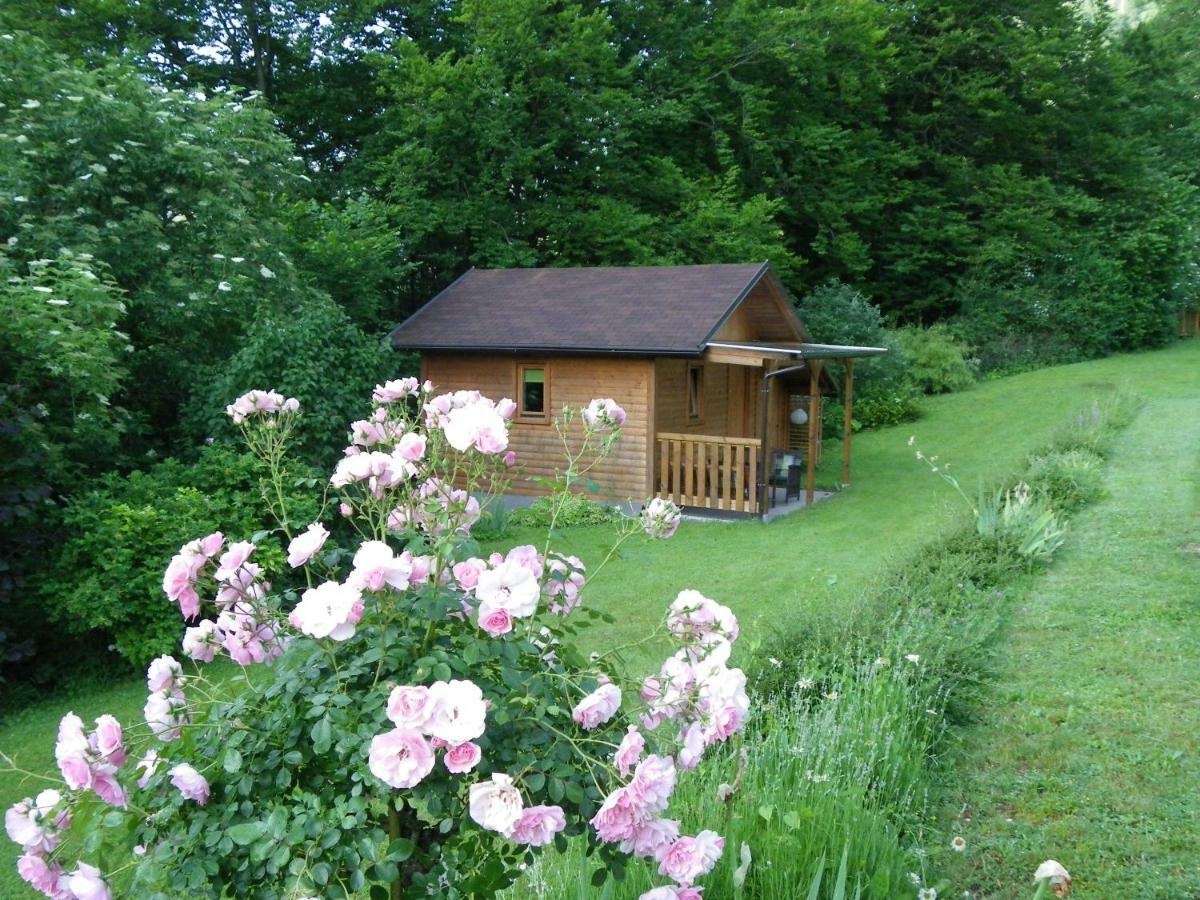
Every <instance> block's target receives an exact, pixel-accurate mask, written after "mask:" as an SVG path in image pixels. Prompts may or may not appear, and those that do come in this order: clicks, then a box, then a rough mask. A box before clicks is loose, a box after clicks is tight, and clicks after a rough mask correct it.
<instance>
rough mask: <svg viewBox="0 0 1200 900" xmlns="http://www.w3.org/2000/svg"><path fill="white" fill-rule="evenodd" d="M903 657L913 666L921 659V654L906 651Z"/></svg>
mask: <svg viewBox="0 0 1200 900" xmlns="http://www.w3.org/2000/svg"><path fill="white" fill-rule="evenodd" d="M904 658H905V659H907V660H908V661H909V662H910V663H912V664H913V665H914V666H915V665H916V664H917V663H919V662H920V661H921V656H920V654H917V653H906V654H905V655H904Z"/></svg>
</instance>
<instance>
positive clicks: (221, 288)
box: [217, 281, 233, 291]
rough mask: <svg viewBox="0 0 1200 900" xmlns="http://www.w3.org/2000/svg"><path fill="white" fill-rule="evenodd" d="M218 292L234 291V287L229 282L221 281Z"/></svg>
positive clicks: (218, 283)
mask: <svg viewBox="0 0 1200 900" xmlns="http://www.w3.org/2000/svg"><path fill="white" fill-rule="evenodd" d="M217 290H218V291H232V290H233V285H232V284H230V283H229V282H228V281H219V282H217Z"/></svg>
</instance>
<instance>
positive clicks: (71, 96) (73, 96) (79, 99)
mask: <svg viewBox="0 0 1200 900" xmlns="http://www.w3.org/2000/svg"><path fill="white" fill-rule="evenodd" d="M67 99H68V100H70V101H71V102H72V103H82V102H83V97H81V96H80V95H79V94H67Z"/></svg>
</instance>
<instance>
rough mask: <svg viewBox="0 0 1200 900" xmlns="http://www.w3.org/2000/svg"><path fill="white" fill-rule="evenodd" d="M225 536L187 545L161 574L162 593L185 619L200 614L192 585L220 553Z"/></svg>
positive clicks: (211, 536)
mask: <svg viewBox="0 0 1200 900" xmlns="http://www.w3.org/2000/svg"><path fill="white" fill-rule="evenodd" d="M224 544H225V536H224V535H223V534H221V532H219V531H215V532H213V533H212V534H210V535H209V536H208V537H206V538H198V539H197V540H194V541H188V542H187V543H186V544H184V545H183V546H182V547H180V548H179V552H178V553H177V554H175V556H174V557H172V559H171V562H170V563H169V564H168V565H167V571H166V572H165V573H164V574H163V591H164V592H165V593H166V595H167V598H168V599H169V600H172V601H173V602H175V603H178V604H179V611H180V612H181V613H182V614H183V617H184V618H185V619H192V618H195V617H196V616H197V615H199V613H200V595H199V594H198V593H197V592H196V585H197V583H198V582H199V580H200V572H201V570H202V569H203V568H204V567H205V565H206V564H207V563H208V561H209V560H210V559H212V558H213V557H214V556H216V555H217V553H218V552H220V550H221V547H222V546H224Z"/></svg>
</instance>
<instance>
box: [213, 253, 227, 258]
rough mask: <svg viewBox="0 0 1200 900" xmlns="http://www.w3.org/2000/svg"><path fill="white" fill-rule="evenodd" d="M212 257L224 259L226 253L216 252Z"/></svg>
mask: <svg viewBox="0 0 1200 900" xmlns="http://www.w3.org/2000/svg"><path fill="white" fill-rule="evenodd" d="M212 258H213V259H224V258H225V254H224V253H214V254H213V255H212Z"/></svg>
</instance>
